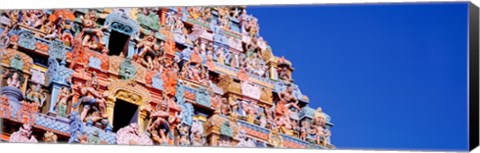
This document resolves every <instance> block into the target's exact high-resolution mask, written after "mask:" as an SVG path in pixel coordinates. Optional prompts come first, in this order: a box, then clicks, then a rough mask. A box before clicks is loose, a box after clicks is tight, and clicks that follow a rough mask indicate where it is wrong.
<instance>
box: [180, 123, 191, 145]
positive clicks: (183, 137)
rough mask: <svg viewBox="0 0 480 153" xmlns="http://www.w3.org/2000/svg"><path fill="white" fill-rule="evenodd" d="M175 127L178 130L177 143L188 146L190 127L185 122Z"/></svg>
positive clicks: (189, 142)
mask: <svg viewBox="0 0 480 153" xmlns="http://www.w3.org/2000/svg"><path fill="white" fill-rule="evenodd" d="M176 129H177V130H178V144H179V145H180V146H189V145H190V144H191V141H190V137H189V136H190V127H189V126H188V125H185V124H178V125H177V127H176Z"/></svg>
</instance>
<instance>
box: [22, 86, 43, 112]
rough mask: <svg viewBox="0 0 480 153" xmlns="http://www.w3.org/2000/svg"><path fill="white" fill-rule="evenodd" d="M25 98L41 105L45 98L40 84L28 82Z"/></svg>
mask: <svg viewBox="0 0 480 153" xmlns="http://www.w3.org/2000/svg"><path fill="white" fill-rule="evenodd" d="M26 97H27V100H29V101H31V102H34V103H35V104H37V106H38V107H40V108H41V107H43V103H44V102H45V100H46V99H47V95H46V93H45V90H43V89H42V86H41V85H40V84H36V85H34V84H30V89H28V90H27V96H26Z"/></svg>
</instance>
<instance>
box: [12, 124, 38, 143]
mask: <svg viewBox="0 0 480 153" xmlns="http://www.w3.org/2000/svg"><path fill="white" fill-rule="evenodd" d="M9 142H22V143H37V142H38V141H37V139H36V138H35V137H34V136H33V135H32V126H31V125H30V124H23V125H22V126H21V127H20V129H19V130H18V131H17V132H13V133H12V135H10V140H9Z"/></svg>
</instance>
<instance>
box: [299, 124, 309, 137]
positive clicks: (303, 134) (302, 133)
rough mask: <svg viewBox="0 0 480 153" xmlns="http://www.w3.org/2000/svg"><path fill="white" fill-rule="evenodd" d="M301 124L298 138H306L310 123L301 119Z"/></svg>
mask: <svg viewBox="0 0 480 153" xmlns="http://www.w3.org/2000/svg"><path fill="white" fill-rule="evenodd" d="M301 124H302V126H301V127H300V139H301V140H307V135H308V132H309V131H308V130H309V129H310V123H309V122H308V121H307V120H303V121H301Z"/></svg>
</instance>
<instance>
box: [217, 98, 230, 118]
mask: <svg viewBox="0 0 480 153" xmlns="http://www.w3.org/2000/svg"><path fill="white" fill-rule="evenodd" d="M220 102H221V103H220V105H219V107H220V113H221V114H222V115H226V116H228V115H229V114H230V113H231V112H232V108H231V107H230V104H229V103H228V100H227V98H225V97H222V99H221V100H220Z"/></svg>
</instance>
